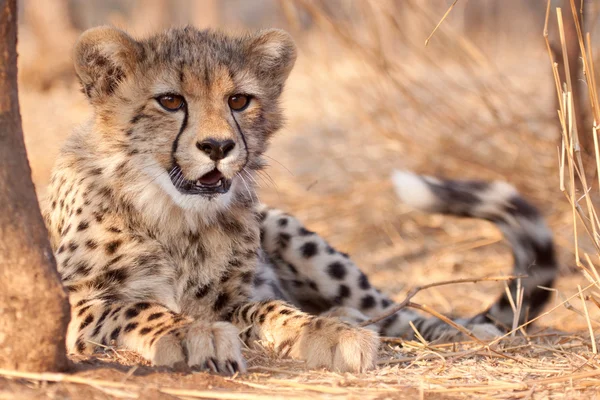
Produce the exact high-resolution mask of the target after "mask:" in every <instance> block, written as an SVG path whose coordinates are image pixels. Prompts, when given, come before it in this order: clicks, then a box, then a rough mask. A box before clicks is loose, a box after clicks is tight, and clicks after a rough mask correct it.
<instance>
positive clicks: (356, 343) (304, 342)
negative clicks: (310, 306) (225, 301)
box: [232, 300, 379, 372]
mask: <svg viewBox="0 0 600 400" xmlns="http://www.w3.org/2000/svg"><path fill="white" fill-rule="evenodd" d="M232 322H233V324H234V325H236V326H237V327H238V328H240V330H241V331H242V338H243V339H244V340H245V341H246V342H247V343H248V344H249V345H252V344H253V343H255V342H256V341H260V342H261V343H262V344H263V345H265V344H266V345H267V346H269V347H270V348H272V349H273V350H274V351H275V352H276V353H277V354H278V355H280V356H282V357H292V358H296V359H301V360H305V361H306V364H307V366H308V367H309V368H327V369H330V370H335V371H341V372H344V371H352V372H361V371H365V370H368V369H371V368H374V367H375V361H376V359H377V351H378V348H379V337H378V335H377V334H376V333H375V332H373V331H371V330H368V329H364V328H358V327H353V326H350V325H348V324H346V323H344V322H342V321H340V320H339V319H337V318H325V317H315V316H311V315H309V314H306V313H304V312H302V311H300V310H299V309H297V308H295V307H293V306H291V305H289V304H287V303H285V302H283V301H280V300H267V301H262V302H252V303H247V304H245V305H243V306H241V307H239V308H238V309H237V310H236V311H235V312H234V314H233V317H232Z"/></svg>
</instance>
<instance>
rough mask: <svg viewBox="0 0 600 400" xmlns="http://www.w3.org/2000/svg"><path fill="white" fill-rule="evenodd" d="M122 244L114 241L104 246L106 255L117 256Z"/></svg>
mask: <svg viewBox="0 0 600 400" xmlns="http://www.w3.org/2000/svg"><path fill="white" fill-rule="evenodd" d="M121 243H122V242H121V241H120V240H113V241H111V242H108V243H107V244H106V245H105V246H104V250H105V251H106V254H115V252H116V251H117V250H118V249H119V246H121Z"/></svg>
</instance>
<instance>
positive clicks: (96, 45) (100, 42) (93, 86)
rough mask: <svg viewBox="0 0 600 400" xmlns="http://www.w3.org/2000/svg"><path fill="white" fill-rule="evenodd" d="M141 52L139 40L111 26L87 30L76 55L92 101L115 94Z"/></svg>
mask: <svg viewBox="0 0 600 400" xmlns="http://www.w3.org/2000/svg"><path fill="white" fill-rule="evenodd" d="M141 53H142V47H141V45H140V44H139V43H138V42H136V41H135V40H133V39H132V38H131V37H130V36H129V35H128V34H126V33H125V32H123V31H120V30H118V29H115V28H112V27H109V26H101V27H98V28H92V29H88V30H87V31H85V32H84V33H83V34H82V35H81V36H80V37H79V40H77V43H76V44H75V50H74V57H73V58H74V60H75V71H76V72H77V75H78V76H79V80H80V81H81V85H82V87H83V92H84V93H85V94H86V96H87V97H88V98H89V99H90V101H91V102H92V104H95V103H98V102H101V101H102V100H103V99H105V98H106V97H108V96H110V95H111V94H113V93H114V91H115V90H116V89H117V87H118V85H119V83H120V82H121V81H123V80H124V79H125V78H126V77H127V75H128V74H130V73H132V72H133V71H134V69H135V66H136V63H137V62H138V60H139V57H140V56H141Z"/></svg>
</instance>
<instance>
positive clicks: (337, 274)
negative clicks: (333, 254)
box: [327, 261, 347, 281]
mask: <svg viewBox="0 0 600 400" xmlns="http://www.w3.org/2000/svg"><path fill="white" fill-rule="evenodd" d="M327 273H328V274H329V276H331V277H332V278H333V279H337V280H338V281H341V280H342V279H344V278H345V277H346V274H347V271H346V266H345V265H344V264H342V263H341V262H339V261H335V262H332V263H331V264H329V265H328V266H327Z"/></svg>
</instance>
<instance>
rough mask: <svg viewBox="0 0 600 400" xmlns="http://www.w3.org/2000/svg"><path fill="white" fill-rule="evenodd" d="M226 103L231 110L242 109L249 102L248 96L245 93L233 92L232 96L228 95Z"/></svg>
mask: <svg viewBox="0 0 600 400" xmlns="http://www.w3.org/2000/svg"><path fill="white" fill-rule="evenodd" d="M227 103H228V104H229V108H231V109H232V110H233V111H244V110H245V109H246V107H248V105H249V104H250V96H248V95H245V94H234V95H233V96H229V99H228V100H227Z"/></svg>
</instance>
